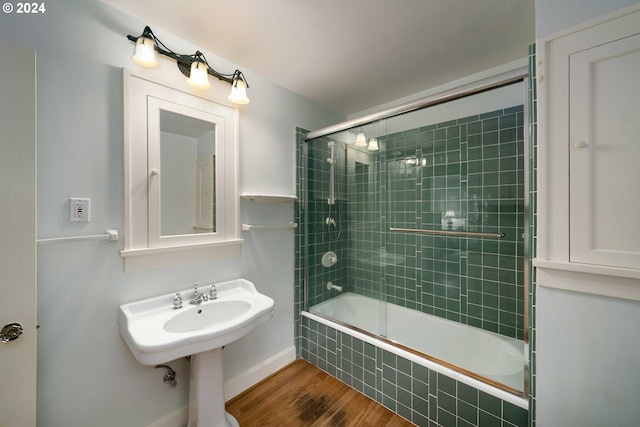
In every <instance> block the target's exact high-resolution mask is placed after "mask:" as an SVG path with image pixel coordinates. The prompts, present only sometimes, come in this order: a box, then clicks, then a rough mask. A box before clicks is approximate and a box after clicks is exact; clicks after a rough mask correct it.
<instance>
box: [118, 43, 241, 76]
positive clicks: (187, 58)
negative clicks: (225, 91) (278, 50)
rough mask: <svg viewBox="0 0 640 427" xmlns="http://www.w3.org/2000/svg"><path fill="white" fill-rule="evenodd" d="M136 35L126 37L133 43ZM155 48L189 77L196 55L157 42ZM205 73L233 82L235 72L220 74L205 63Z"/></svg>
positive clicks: (196, 58)
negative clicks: (164, 46) (180, 51)
mask: <svg viewBox="0 0 640 427" xmlns="http://www.w3.org/2000/svg"><path fill="white" fill-rule="evenodd" d="M138 37H139V36H138ZM138 37H136V36H132V35H127V38H128V39H129V40H130V41H132V42H134V43H135V42H136V41H137V40H138ZM154 39H155V40H157V38H155V36H154ZM155 49H156V52H158V53H159V54H160V55H164V56H167V57H169V58H171V59H173V60H175V61H176V62H177V63H178V68H179V69H180V71H181V72H182V74H184V75H185V76H187V77H189V73H190V70H191V64H192V63H193V62H195V61H196V60H198V57H197V56H196V55H180V54H178V53H174V52H171V51H169V50H165V49H163V48H162V47H160V46H158V45H157V44H156V47H155ZM185 70H186V71H185ZM207 74H209V75H211V76H213V77H215V78H217V79H218V80H222V81H224V82H227V83H229V84H233V76H235V74H236V73H233V74H231V75H230V76H227V75H224V74H221V73H219V72H217V71H216V70H214V69H213V68H211V67H210V66H209V65H208V64H207Z"/></svg>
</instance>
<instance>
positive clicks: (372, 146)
mask: <svg viewBox="0 0 640 427" xmlns="http://www.w3.org/2000/svg"><path fill="white" fill-rule="evenodd" d="M379 149H380V146H379V145H378V139H377V138H371V139H370V140H369V145H368V146H367V150H369V151H378V150H379Z"/></svg>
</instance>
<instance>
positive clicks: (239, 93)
mask: <svg viewBox="0 0 640 427" xmlns="http://www.w3.org/2000/svg"><path fill="white" fill-rule="evenodd" d="M227 99H228V100H229V101H231V102H233V103H234V104H248V103H249V97H248V96H247V84H246V83H245V82H244V80H242V79H234V80H233V83H232V84H231V93H230V94H229V96H228V97H227Z"/></svg>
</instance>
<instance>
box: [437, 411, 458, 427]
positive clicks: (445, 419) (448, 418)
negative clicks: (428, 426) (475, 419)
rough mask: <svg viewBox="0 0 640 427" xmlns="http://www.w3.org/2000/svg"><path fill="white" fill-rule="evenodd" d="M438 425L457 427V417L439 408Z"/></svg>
mask: <svg viewBox="0 0 640 427" xmlns="http://www.w3.org/2000/svg"><path fill="white" fill-rule="evenodd" d="M438 425H440V426H455V425H456V416H455V415H453V414H452V413H450V412H448V411H446V410H444V409H442V408H440V407H438Z"/></svg>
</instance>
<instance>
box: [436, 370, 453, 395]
mask: <svg viewBox="0 0 640 427" xmlns="http://www.w3.org/2000/svg"><path fill="white" fill-rule="evenodd" d="M438 390H441V391H443V392H445V393H448V394H449V395H451V396H455V395H456V381H455V380H454V379H451V378H449V377H447V376H446V375H443V374H440V373H438Z"/></svg>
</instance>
